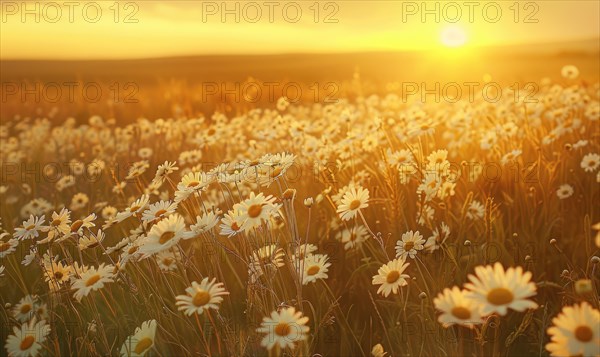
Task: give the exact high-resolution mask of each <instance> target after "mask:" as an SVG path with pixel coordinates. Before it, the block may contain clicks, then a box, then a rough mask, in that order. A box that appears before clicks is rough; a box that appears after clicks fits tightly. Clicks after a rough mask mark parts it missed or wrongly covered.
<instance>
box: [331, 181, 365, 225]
mask: <svg viewBox="0 0 600 357" xmlns="http://www.w3.org/2000/svg"><path fill="white" fill-rule="evenodd" d="M368 202H369V190H368V189H364V188H362V187H360V186H359V187H358V189H357V188H356V187H351V188H350V189H349V190H348V191H347V192H346V193H345V194H344V196H343V197H342V199H341V202H340V204H339V205H338V209H337V213H339V214H340V218H341V219H342V220H344V221H348V220H350V219H352V218H354V217H356V215H357V213H358V212H359V211H360V210H361V209H362V208H367V207H369V203H368Z"/></svg>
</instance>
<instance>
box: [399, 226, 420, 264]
mask: <svg viewBox="0 0 600 357" xmlns="http://www.w3.org/2000/svg"><path fill="white" fill-rule="evenodd" d="M424 243H425V239H423V236H422V235H421V233H419V231H414V232H413V231H408V232H406V233H404V234H402V239H401V240H398V242H397V243H396V257H406V255H408V256H409V257H411V258H413V259H414V257H415V256H417V251H419V250H422V249H423V248H424V245H423V244H424Z"/></svg>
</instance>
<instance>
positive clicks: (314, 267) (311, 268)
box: [306, 265, 321, 275]
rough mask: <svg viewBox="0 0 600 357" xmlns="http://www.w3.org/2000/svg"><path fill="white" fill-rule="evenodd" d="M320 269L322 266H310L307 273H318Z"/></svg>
mask: <svg viewBox="0 0 600 357" xmlns="http://www.w3.org/2000/svg"><path fill="white" fill-rule="evenodd" d="M319 270H321V268H319V266H318V265H313V266H311V267H310V268H308V270H307V271H306V274H308V275H316V274H317V273H318V272H319Z"/></svg>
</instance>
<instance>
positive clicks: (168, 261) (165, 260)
mask: <svg viewBox="0 0 600 357" xmlns="http://www.w3.org/2000/svg"><path fill="white" fill-rule="evenodd" d="M171 263H173V259H171V258H165V259H163V264H164V265H166V266H169V265H171Z"/></svg>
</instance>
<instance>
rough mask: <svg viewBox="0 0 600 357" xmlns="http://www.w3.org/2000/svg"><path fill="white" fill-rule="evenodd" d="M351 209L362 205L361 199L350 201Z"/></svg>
mask: <svg viewBox="0 0 600 357" xmlns="http://www.w3.org/2000/svg"><path fill="white" fill-rule="evenodd" d="M349 207H350V209H351V210H356V209H358V207H360V201H359V200H354V201H352V202H350V206H349Z"/></svg>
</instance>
